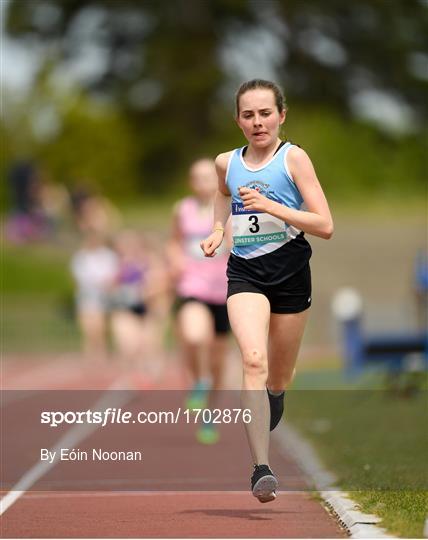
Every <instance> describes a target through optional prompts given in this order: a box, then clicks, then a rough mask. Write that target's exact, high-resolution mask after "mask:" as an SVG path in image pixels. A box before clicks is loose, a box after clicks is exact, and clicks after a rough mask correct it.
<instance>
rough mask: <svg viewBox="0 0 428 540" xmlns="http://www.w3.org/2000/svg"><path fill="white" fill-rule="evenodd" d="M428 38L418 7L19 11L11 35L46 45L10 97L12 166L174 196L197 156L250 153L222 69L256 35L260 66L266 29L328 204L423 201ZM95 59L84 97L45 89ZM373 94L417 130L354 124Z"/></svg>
mask: <svg viewBox="0 0 428 540" xmlns="http://www.w3.org/2000/svg"><path fill="white" fill-rule="evenodd" d="M427 27H428V8H427V6H426V5H425V4H424V2H423V1H420V0H407V1H406V2H404V1H400V0H394V1H384V0H376V1H373V0H360V1H359V2H349V3H344V2H342V1H341V0H329V1H328V2H325V1H323V2H321V1H320V0H287V1H285V0H278V1H276V0H263V1H259V0H252V1H250V0H206V1H201V0H176V1H175V2H167V1H160V2H159V1H154V0H153V1H152V0H145V1H144V2H140V1H137V0H121V1H120V2H119V1H116V0H96V1H95V0H66V1H63V2H56V1H54V0H41V1H38V2H34V1H32V0H11V1H10V3H9V7H8V11H7V20H6V28H7V31H8V33H9V35H10V36H11V37H13V38H15V39H20V40H21V41H22V42H24V43H26V44H27V45H28V46H41V47H42V49H43V51H44V55H45V56H44V58H45V61H44V63H42V65H41V70H40V73H39V75H38V78H37V80H36V82H35V84H34V86H33V89H32V92H31V93H30V95H29V96H28V97H27V98H26V100H25V101H23V102H17V101H16V100H15V101H14V96H7V95H6V96H5V102H6V103H7V104H8V107H7V109H8V110H9V114H8V115H7V117H8V118H7V122H6V123H5V124H2V125H0V130H1V133H0V134H1V135H4V139H5V143H3V147H2V151H3V153H4V157H5V160H4V162H10V160H11V159H12V158H14V157H17V156H19V155H23V154H27V155H32V156H34V157H35V158H37V159H39V160H40V162H42V163H43V165H44V166H46V167H47V168H48V169H49V170H50V171H52V174H53V176H54V178H55V179H57V180H66V179H67V180H71V179H72V178H76V177H86V178H88V179H93V181H94V182H95V183H97V184H98V186H99V187H100V188H101V189H102V190H103V191H104V192H105V193H106V194H108V195H111V196H113V197H119V198H120V197H122V198H124V197H128V198H131V197H133V196H134V195H135V194H140V195H142V194H146V193H150V194H152V195H162V196H165V195H166V194H167V193H169V194H170V195H171V191H173V192H174V193H176V191H177V185H178V186H180V184H182V183H183V181H184V179H185V175H186V169H187V166H188V164H189V162H190V161H191V160H192V159H193V158H195V157H198V156H200V155H204V154H207V155H212V156H214V155H215V154H216V153H218V152H220V151H225V150H227V149H229V148H233V147H235V146H239V145H241V144H243V142H244V141H243V138H242V136H241V135H240V133H239V130H238V129H237V128H236V125H235V124H234V122H233V99H232V96H231V92H230V91H229V88H233V86H235V85H236V83H237V82H239V77H240V75H239V74H238V73H237V74H236V77H235V79H236V80H232V79H233V77H234V76H233V73H232V74H231V72H230V66H229V73H228V72H227V71H228V70H227V69H226V68H225V66H224V65H222V62H221V60H220V58H221V53H222V51H223V53H224V51H225V48H224V47H225V44H226V42H227V40H228V39H230V38H231V37H234V38H236V39H238V40H239V39H241V38H245V37H247V38H248V37H249V39H247V41H246V42H245V47H244V52H245V54H247V52H248V57H251V56H252V55H253V54H255V53H256V52H257V49H258V48H259V47H260V43H259V41H258V39H256V38H255V39H254V40H252V39H251V36H253V35H256V34H254V32H255V31H256V30H260V31H264V32H265V33H268V34H270V35H275V36H276V37H277V39H278V43H279V44H283V45H284V49H283V50H278V54H277V55H276V56H277V58H273V59H272V65H275V66H276V71H277V74H278V77H277V79H278V80H279V81H280V82H282V83H284V85H285V87H286V89H287V98H288V101H289V103H290V105H291V109H290V113H289V118H288V120H287V128H286V133H287V135H288V136H289V138H290V139H291V140H293V141H295V142H297V143H300V144H301V145H302V146H303V147H304V148H306V149H307V150H308V152H309V153H310V155H311V157H312V158H313V160H314V162H315V165H316V168H317V171H318V173H319V176H320V178H321V180H322V182H323V184H324V185H325V186H326V189H327V193H328V195H329V196H330V197H339V198H342V197H346V198H348V197H349V196H352V195H353V194H356V193H362V192H364V193H369V194H370V195H371V196H373V197H374V198H375V197H377V196H386V197H387V196H389V195H391V196H397V195H398V196H403V195H419V196H420V195H422V194H423V193H424V186H425V178H424V174H425V171H424V168H425V167H426V160H425V158H424V152H425V151H426V145H425V141H424V135H426V128H425V127H424V122H425V120H426V90H427V78H425V79H424V78H423V77H422V78H421V77H419V78H418V77H416V76H414V74H412V72H411V70H410V69H409V62H410V60H409V59H410V58H412V55H415V54H419V55H421V54H422V57H421V56H419V59H420V58H422V59H423V58H425V57H424V56H423V55H424V54H426V49H427V47H426V45H427V36H428V31H427ZM94 50H95V52H97V54H98V56H97V55H95V58H97V59H98V60H97V61H95V60H93V64H94V70H93V72H92V73H91V74H90V76H86V77H84V78H83V79H81V80H80V82H79V86H78V85H77V84H76V81H75V86H74V87H73V86H72V85H70V86H69V88H68V90H67V91H66V92H63V91H61V90H59V87H58V86H55V85H54V84H52V83H50V82H49V81H50V80H54V79H55V76H56V75H57V73H58V70H61V69H62V77H63V79H64V72H65V78H66V79H67V76H66V75H67V69H70V71H72V66H73V65H74V64H73V62H76V61H81V60H82V58H83V59H84V58H85V56H88V55H89V56H90V53H91V51H92V53H93V52H94ZM321 53H322V54H321ZM225 54H226V55H227V54H228V53H227V51H226V53H225ZM256 57H257V56H256ZM68 82H70V81H68ZM365 87H367V88H370V87H371V88H374V89H379V90H385V91H388V92H390V93H392V94H394V95H396V96H397V97H399V98H400V99H401V100H403V101H404V102H405V103H406V104H408V105H409V106H411V108H412V110H413V112H414V114H415V115H416V117H417V118H418V120H419V122H420V125H419V132H416V133H415V134H414V135H413V136H403V137H398V136H393V135H387V134H385V133H381V132H379V131H378V130H377V129H376V128H374V127H370V126H369V125H364V124H362V123H361V122H360V123H359V122H357V121H356V120H355V119H354V118H352V114H351V113H352V106H351V97H352V95H353V93H354V92H356V91H359V90H361V89H364V88H365ZM226 94H227V96H228V98H227V102H226V103H225V101H224V96H225V95H226ZM9 101H10V103H11V106H10V107H9ZM49 108H50V109H52V108H53V109H55V110H54V116H55V115H56V118H57V130H56V132H53V133H51V134H50V136H45V137H41V136H40V134H38V133H37V129H35V128H34V125H36V127H37V118H38V117H40V116H41V115H42V114H41V113H43V111H45V112H46V115H47V116H48V117H49V114H50V113H49ZM51 114H52V111H51ZM39 119H40V118H39ZM42 123H43V122H42ZM54 124H55V122H54ZM2 138H3V137H2ZM2 172H4V170H2ZM178 189H180V188H179V187H178Z"/></svg>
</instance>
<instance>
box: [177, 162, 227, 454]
mask: <svg viewBox="0 0 428 540" xmlns="http://www.w3.org/2000/svg"><path fill="white" fill-rule="evenodd" d="M189 179H190V188H191V190H192V195H191V196H189V197H186V198H184V199H182V200H181V201H178V202H177V203H176V205H175V207H174V211H173V225H172V234H171V239H170V242H169V245H168V259H169V265H170V271H171V274H172V276H173V280H174V284H175V292H176V301H175V304H174V308H173V310H174V313H175V315H176V331H177V337H178V340H179V343H180V348H181V354H182V356H183V359H184V361H185V364H186V366H187V367H188V369H189V371H190V374H191V377H192V379H193V389H192V391H191V393H190V394H189V397H188V400H187V403H186V406H187V408H189V409H200V408H204V407H208V408H211V409H212V408H213V406H214V404H213V401H214V397H215V391H216V390H218V389H219V388H220V387H221V384H222V375H223V370H224V361H225V356H226V352H227V342H228V332H229V329H230V326H229V320H228V317H227V308H226V292H227V283H226V264H227V257H228V247H230V245H229V246H228V245H227V241H226V247H225V248H224V249H223V250H221V251H220V252H219V253H218V255H217V257H216V258H215V260H214V261H211V260H209V259H206V258H204V255H203V253H202V251H201V248H200V243H201V241H202V240H203V239H204V238H205V237H206V236H207V235H208V234H210V232H211V231H212V217H213V208H214V207H213V204H214V195H215V192H216V189H217V175H216V170H215V165H214V161H212V160H211V159H200V160H198V161H196V162H194V163H193V165H192V166H191V168H190V171H189ZM227 239H229V244H230V234H229V235H228V236H227ZM209 389H211V391H209ZM218 436H219V435H218V432H217V430H216V429H215V427H214V425H213V424H211V423H203V424H202V425H201V427H200V428H199V430H198V433H197V438H198V440H199V441H200V442H201V443H205V444H213V443H215V442H216V441H217V440H218Z"/></svg>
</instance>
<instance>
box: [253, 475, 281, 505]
mask: <svg viewBox="0 0 428 540" xmlns="http://www.w3.org/2000/svg"><path fill="white" fill-rule="evenodd" d="M276 489H278V480H277V479H276V478H275V476H272V475H271V474H267V475H266V476H262V478H260V479H259V480H257V482H256V483H255V484H254V486H253V495H254V497H256V498H257V499H258V500H259V501H260V502H261V503H267V502H270V501H273V500H275V499H276V493H275V490H276Z"/></svg>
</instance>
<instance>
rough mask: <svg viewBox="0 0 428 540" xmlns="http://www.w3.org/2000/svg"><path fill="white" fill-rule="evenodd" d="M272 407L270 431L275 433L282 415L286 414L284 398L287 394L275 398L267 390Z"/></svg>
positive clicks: (283, 393)
mask: <svg viewBox="0 0 428 540" xmlns="http://www.w3.org/2000/svg"><path fill="white" fill-rule="evenodd" d="M266 390H267V394H268V397H269V406H270V430H271V431H273V430H274V429H275V428H276V426H277V425H278V424H279V422H280V420H281V418H282V415H283V414H284V397H285V392H281V394H279V396H274V395H272V394H271V393H270V392H269V389H267V388H266Z"/></svg>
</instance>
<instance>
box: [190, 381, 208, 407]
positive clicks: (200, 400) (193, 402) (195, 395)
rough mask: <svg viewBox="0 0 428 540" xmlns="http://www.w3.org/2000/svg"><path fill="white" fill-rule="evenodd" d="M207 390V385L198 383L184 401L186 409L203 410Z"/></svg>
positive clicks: (201, 382)
mask: <svg viewBox="0 0 428 540" xmlns="http://www.w3.org/2000/svg"><path fill="white" fill-rule="evenodd" d="M208 390H209V385H208V384H207V383H206V382H205V381H198V382H197V383H196V384H195V386H194V387H193V389H192V390H191V392H190V394H189V395H188V397H187V399H186V409H189V410H190V411H191V410H192V409H205V407H206V406H207V397H208Z"/></svg>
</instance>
